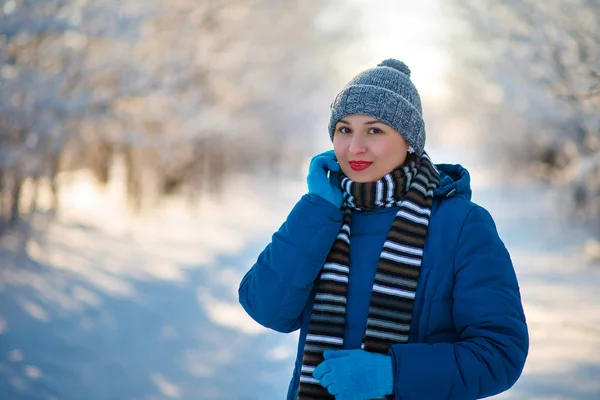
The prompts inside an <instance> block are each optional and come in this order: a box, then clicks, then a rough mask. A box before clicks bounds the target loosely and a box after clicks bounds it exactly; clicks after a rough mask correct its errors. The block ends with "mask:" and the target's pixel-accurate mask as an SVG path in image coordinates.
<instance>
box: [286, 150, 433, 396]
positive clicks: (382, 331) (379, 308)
mask: <svg viewBox="0 0 600 400" xmlns="http://www.w3.org/2000/svg"><path fill="white" fill-rule="evenodd" d="M439 179H440V178H439V173H438V171H437V170H436V168H435V166H434V165H433V163H432V162H431V160H430V159H429V156H428V155H427V154H426V153H423V155H422V156H420V157H417V156H416V155H414V154H410V155H409V158H408V159H407V161H406V162H405V163H404V165H403V166H402V167H399V168H397V169H396V170H394V171H392V172H390V173H389V174H387V175H385V176H384V177H383V178H381V179H380V180H378V181H377V182H369V183H357V182H353V181H351V180H350V179H349V178H348V177H346V176H343V175H342V176H341V187H342V192H343V194H344V206H343V211H344V219H343V224H342V227H341V229H340V232H339V233H338V236H337V238H336V240H335V242H334V244H333V246H332V248H331V251H330V253H329V255H328V256H327V259H326V261H325V265H324V266H323V269H322V270H321V272H320V274H319V277H318V278H317V280H316V284H317V293H316V297H315V303H314V306H313V309H312V313H311V317H310V323H309V328H308V335H307V337H306V344H305V346H304V354H303V359H302V370H301V375H300V387H299V391H298V400H308V399H311V400H315V399H334V397H333V396H332V395H330V394H329V393H328V392H327V390H326V389H324V388H323V387H322V386H321V385H320V384H319V382H318V381H317V380H316V379H314V378H313V376H312V373H313V371H314V369H315V367H316V366H317V365H319V364H320V363H321V362H322V361H323V352H324V351H325V350H326V349H342V348H343V344H344V327H345V315H346V297H347V294H348V277H349V266H350V237H351V234H350V227H351V226H352V210H359V211H367V210H373V209H377V208H385V207H400V209H399V211H398V212H397V214H396V217H395V218H394V221H393V222H392V226H391V228H390V231H389V233H388V236H387V239H386V241H385V244H384V246H383V250H382V252H381V256H380V258H379V263H378V265H377V272H376V275H375V282H374V284H373V292H372V295H371V302H370V306H369V315H368V319H367V326H366V330H365V334H364V336H363V340H362V346H361V348H362V349H364V350H366V351H369V352H375V353H382V354H386V353H387V352H388V349H389V347H390V346H391V345H392V344H396V343H407V342H408V335H409V331H410V323H411V320H412V310H413V303H414V298H415V293H416V289H417V282H418V280H419V272H420V267H421V260H422V256H423V247H424V245H425V238H426V236H427V228H428V226H429V218H430V216H431V205H432V201H433V191H434V190H435V188H437V187H438V186H439ZM365 379H368V377H365Z"/></svg>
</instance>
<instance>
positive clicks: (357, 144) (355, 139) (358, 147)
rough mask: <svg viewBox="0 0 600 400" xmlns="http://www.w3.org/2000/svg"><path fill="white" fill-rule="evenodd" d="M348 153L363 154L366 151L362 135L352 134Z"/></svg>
mask: <svg viewBox="0 0 600 400" xmlns="http://www.w3.org/2000/svg"><path fill="white" fill-rule="evenodd" d="M348 151H349V152H350V153H352V154H363V153H365V152H366V151H367V146H366V142H365V138H364V137H363V136H362V135H357V134H354V135H352V139H351V140H350V146H349V147H348Z"/></svg>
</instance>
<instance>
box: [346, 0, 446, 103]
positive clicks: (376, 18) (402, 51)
mask: <svg viewBox="0 0 600 400" xmlns="http://www.w3.org/2000/svg"><path fill="white" fill-rule="evenodd" d="M352 2H353V3H355V4H356V6H357V8H358V9H359V11H360V16H361V17H362V19H363V21H364V24H365V28H364V29H363V31H364V33H365V34H366V35H367V36H366V37H365V38H364V39H365V42H366V44H367V45H366V46H365V47H366V48H365V51H366V52H367V54H366V55H365V61H366V63H364V64H362V62H361V63H360V65H358V66H352V68H353V69H352V70H351V71H344V74H347V75H348V76H352V75H354V74H355V73H356V72H358V71H360V70H362V69H365V68H370V67H373V66H375V65H377V64H378V63H379V62H380V61H382V60H384V59H386V58H397V59H400V60H402V61H404V62H405V63H406V64H407V65H408V66H409V68H410V69H411V71H412V74H411V77H412V79H413V82H414V83H415V85H416V86H417V89H418V90H419V92H420V93H421V96H422V97H424V98H428V99H429V100H430V101H436V102H437V101H443V98H444V97H445V95H446V93H447V87H446V85H445V78H444V73H445V71H446V70H447V69H448V68H449V59H448V57H449V55H448V53H447V52H446V51H445V50H444V48H443V40H447V39H446V38H447V37H448V35H449V33H450V30H451V29H452V22H453V21H452V19H451V18H452V17H451V16H448V15H447V13H446V12H445V10H444V8H443V7H442V4H443V2H444V0H420V1H418V2H417V1H408V0H352ZM361 61H362V60H361ZM349 67H350V66H349Z"/></svg>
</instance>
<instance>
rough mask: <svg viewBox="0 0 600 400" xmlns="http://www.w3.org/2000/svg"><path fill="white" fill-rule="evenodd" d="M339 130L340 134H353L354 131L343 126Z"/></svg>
mask: <svg viewBox="0 0 600 400" xmlns="http://www.w3.org/2000/svg"><path fill="white" fill-rule="evenodd" d="M337 130H338V132H340V133H350V132H352V131H351V130H350V128H348V127H347V126H343V125H342V126H340V127H338V128H337Z"/></svg>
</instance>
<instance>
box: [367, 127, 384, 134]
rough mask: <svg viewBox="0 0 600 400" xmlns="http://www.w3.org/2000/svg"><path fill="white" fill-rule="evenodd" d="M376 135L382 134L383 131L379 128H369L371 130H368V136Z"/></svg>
mask: <svg viewBox="0 0 600 400" xmlns="http://www.w3.org/2000/svg"><path fill="white" fill-rule="evenodd" d="M378 133H383V131H382V130H381V129H379V128H371V129H369V134H370V135H376V134H378Z"/></svg>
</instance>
